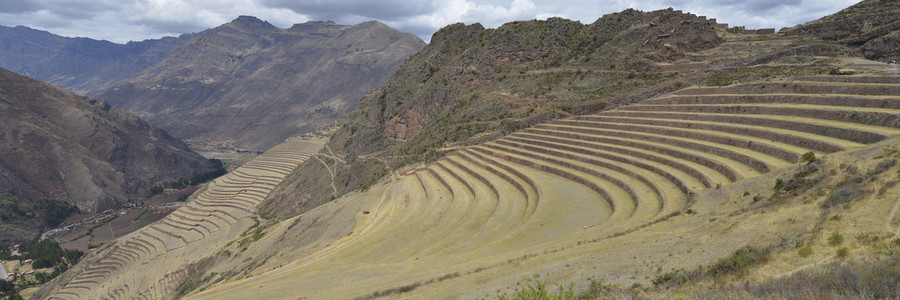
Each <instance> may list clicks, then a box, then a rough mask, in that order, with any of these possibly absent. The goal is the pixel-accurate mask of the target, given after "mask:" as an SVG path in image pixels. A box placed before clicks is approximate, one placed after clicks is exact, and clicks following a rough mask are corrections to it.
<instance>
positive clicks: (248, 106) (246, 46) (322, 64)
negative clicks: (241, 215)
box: [96, 16, 424, 150]
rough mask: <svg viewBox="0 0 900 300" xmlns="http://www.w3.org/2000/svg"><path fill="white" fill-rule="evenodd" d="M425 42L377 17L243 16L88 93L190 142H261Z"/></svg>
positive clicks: (348, 102)
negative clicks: (287, 21) (284, 19)
mask: <svg viewBox="0 0 900 300" xmlns="http://www.w3.org/2000/svg"><path fill="white" fill-rule="evenodd" d="M423 46H424V43H423V42H422V41H421V40H420V39H418V38H417V37H415V36H413V35H411V34H404V33H400V32H398V31H396V30H394V29H391V28H389V27H387V26H385V25H383V24H380V23H377V22H366V23H362V24H358V25H355V26H344V25H337V24H334V23H331V22H308V23H304V24H297V25H294V26H293V27H291V28H287V29H282V28H277V27H275V26H272V25H271V24H269V23H267V22H264V21H261V20H259V19H256V18H253V17H246V16H244V17H239V18H237V19H235V20H234V21H232V22H230V23H228V24H225V25H222V26H219V27H216V28H213V29H210V30H207V31H204V32H201V33H199V34H197V36H196V37H195V38H193V39H192V40H191V41H190V42H188V43H187V44H185V45H184V46H183V47H182V48H180V49H179V50H178V51H176V52H175V53H174V54H173V55H171V56H170V57H168V58H167V59H165V60H164V61H162V62H161V63H159V64H157V65H155V66H153V67H152V68H149V69H147V70H144V71H143V72H141V73H140V74H138V75H136V76H135V77H133V78H131V79H128V80H124V81H122V82H119V83H117V84H115V85H114V86H112V87H111V88H109V89H106V90H104V91H101V92H100V93H98V94H97V95H96V96H97V98H99V99H102V100H106V101H108V102H109V103H110V104H112V105H113V106H116V107H120V108H122V109H125V110H127V111H130V112H133V113H136V114H138V115H139V116H141V117H142V118H145V119H147V120H149V121H151V122H153V123H154V124H156V125H158V126H160V127H162V128H163V129H165V130H167V131H168V132H170V133H171V134H172V135H174V136H176V137H179V138H184V139H188V140H190V141H192V142H193V143H198V144H207V145H214V146H229V147H235V148H243V149H248V148H249V149H253V150H265V149H267V148H269V147H271V146H272V145H275V144H277V143H279V142H281V141H283V140H284V139H285V138H286V137H288V136H292V135H296V134H299V133H303V132H309V131H313V130H316V129H319V128H320V127H322V126H323V125H326V124H328V123H330V122H333V121H334V120H335V119H336V118H337V117H338V116H340V115H341V114H342V113H344V112H346V111H348V110H350V109H352V108H353V107H354V106H355V105H356V103H357V101H358V100H359V99H360V98H361V97H362V96H363V95H365V93H367V92H368V91H369V90H371V89H372V88H375V87H377V86H379V85H381V84H382V83H383V82H384V81H385V80H386V79H387V77H388V76H389V75H390V73H391V72H393V70H394V69H396V67H397V66H399V65H400V64H402V63H403V61H404V59H406V57H408V56H409V55H411V54H413V53H415V52H418V51H419V50H420V49H421V48H422V47H423Z"/></svg>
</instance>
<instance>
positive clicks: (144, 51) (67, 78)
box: [0, 26, 192, 95]
mask: <svg viewBox="0 0 900 300" xmlns="http://www.w3.org/2000/svg"><path fill="white" fill-rule="evenodd" d="M191 37H192V35H191V34H185V35H182V36H180V37H177V38H176V37H165V38H162V39H157V40H146V41H141V42H129V43H127V44H124V45H123V44H116V43H112V42H108V41H98V40H93V39H89V38H68V37H63V36H58V35H55V34H51V33H49V32H46V31H40V30H35V29H31V28H28V27H24V26H18V27H5V26H0V67H2V68H6V69H8V70H10V71H13V72H16V73H19V74H22V75H25V76H29V77H31V78H34V79H37V80H40V81H44V82H48V83H51V84H53V85H56V86H58V87H61V88H64V89H66V90H69V91H71V92H74V93H77V94H81V95H87V94H88V93H90V92H92V91H96V90H99V89H103V88H106V87H108V86H110V85H112V84H113V83H115V82H117V81H119V80H122V79H125V78H128V77H131V76H132V75H134V74H136V73H138V72H140V71H142V70H144V69H146V68H148V67H150V66H152V65H154V64H156V63H158V62H160V61H162V60H163V59H164V58H166V57H167V56H169V55H170V54H172V52H173V51H175V49H177V48H178V47H180V46H181V45H183V44H184V43H186V42H187V41H188V40H190V38H191Z"/></svg>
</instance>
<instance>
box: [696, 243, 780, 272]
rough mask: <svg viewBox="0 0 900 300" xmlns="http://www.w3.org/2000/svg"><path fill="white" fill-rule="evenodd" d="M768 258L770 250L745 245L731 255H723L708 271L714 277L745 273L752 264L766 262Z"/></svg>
mask: <svg viewBox="0 0 900 300" xmlns="http://www.w3.org/2000/svg"><path fill="white" fill-rule="evenodd" d="M768 259H769V251H768V250H765V249H759V248H757V247H753V246H745V247H743V248H741V249H738V250H736V251H734V253H733V254H731V255H730V256H726V257H723V258H722V259H719V261H717V262H716V263H715V264H713V265H712V266H709V269H708V270H707V273H708V274H709V275H711V276H713V277H716V276H720V275H726V274H734V273H743V272H745V271H746V270H747V269H748V268H750V267H751V266H754V265H758V264H762V263H765V262H766V261H768Z"/></svg>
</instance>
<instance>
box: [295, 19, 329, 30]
mask: <svg viewBox="0 0 900 300" xmlns="http://www.w3.org/2000/svg"><path fill="white" fill-rule="evenodd" d="M328 26H338V24H337V23H335V22H334V21H331V20H328V21H307V22H305V23H297V24H294V26H291V29H295V30H296V29H316V28H322V27H328Z"/></svg>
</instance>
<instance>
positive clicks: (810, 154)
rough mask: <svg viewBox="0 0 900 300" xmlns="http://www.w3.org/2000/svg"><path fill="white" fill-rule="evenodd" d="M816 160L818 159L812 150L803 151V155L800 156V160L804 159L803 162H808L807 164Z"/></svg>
mask: <svg viewBox="0 0 900 300" xmlns="http://www.w3.org/2000/svg"><path fill="white" fill-rule="evenodd" d="M816 160H818V159H817V158H816V153H815V152H812V151H809V152H806V153H803V155H801V156H800V161H801V162H804V161H805V162H806V163H808V164H810V163H814V162H816Z"/></svg>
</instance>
